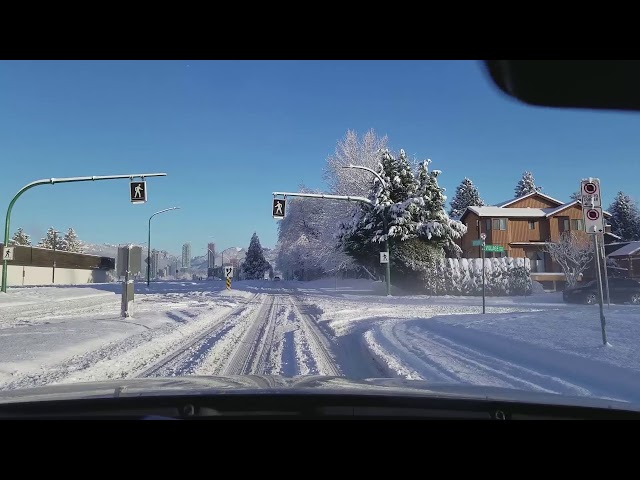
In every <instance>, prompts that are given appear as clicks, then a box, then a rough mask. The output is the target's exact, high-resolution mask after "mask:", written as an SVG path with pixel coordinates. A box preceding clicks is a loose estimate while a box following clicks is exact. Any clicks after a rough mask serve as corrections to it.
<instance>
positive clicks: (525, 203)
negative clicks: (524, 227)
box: [504, 195, 560, 208]
mask: <svg viewBox="0 0 640 480" xmlns="http://www.w3.org/2000/svg"><path fill="white" fill-rule="evenodd" d="M559 206H560V205H558V204H557V203H555V202H552V201H550V200H547V199H546V198H544V197H538V196H536V195H532V196H530V197H527V198H523V199H522V200H518V201H516V202H513V203H512V204H510V205H507V206H506V207H504V208H555V207H559Z"/></svg>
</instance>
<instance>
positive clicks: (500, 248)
mask: <svg viewBox="0 0 640 480" xmlns="http://www.w3.org/2000/svg"><path fill="white" fill-rule="evenodd" d="M484 251H485V252H504V247H503V246H502V245H485V246H484Z"/></svg>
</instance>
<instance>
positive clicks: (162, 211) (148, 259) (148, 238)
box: [147, 207, 180, 287]
mask: <svg viewBox="0 0 640 480" xmlns="http://www.w3.org/2000/svg"><path fill="white" fill-rule="evenodd" d="M171 210H180V207H171V208H165V209H164V210H160V211H159V212H156V213H154V214H153V215H151V216H150V217H149V230H148V235H147V287H148V286H149V283H150V282H151V219H152V218H153V217H155V216H156V215H158V214H159V213H164V212H169V211H171Z"/></svg>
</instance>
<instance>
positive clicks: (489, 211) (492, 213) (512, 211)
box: [462, 207, 545, 218]
mask: <svg viewBox="0 0 640 480" xmlns="http://www.w3.org/2000/svg"><path fill="white" fill-rule="evenodd" d="M469 210H470V211H472V212H473V213H475V214H476V215H478V216H479V217H527V218H540V217H544V216H545V212H544V211H543V210H542V209H540V208H502V207H467V211H469ZM465 213H466V211H465ZM462 216H463V217H464V214H463V215H462Z"/></svg>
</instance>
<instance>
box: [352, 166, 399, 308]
mask: <svg viewBox="0 0 640 480" xmlns="http://www.w3.org/2000/svg"><path fill="white" fill-rule="evenodd" d="M342 168H355V169H358V170H366V171H367V172H369V173H373V174H374V175H375V176H376V177H377V178H378V180H379V181H380V183H381V184H382V187H383V188H387V184H386V182H385V181H384V179H383V178H382V177H381V176H380V174H378V173H377V172H376V171H375V170H372V169H371V168H369V167H363V166H362V165H351V164H349V165H347V166H345V167H342ZM382 224H383V228H384V232H385V234H386V236H387V239H386V241H385V245H384V246H385V250H386V252H387V260H388V262H387V265H386V269H387V275H386V277H387V296H388V297H390V296H391V251H390V250H391V249H390V248H389V244H390V243H391V242H389V226H388V224H387V209H386V207H385V209H384V212H383V213H382Z"/></svg>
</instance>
